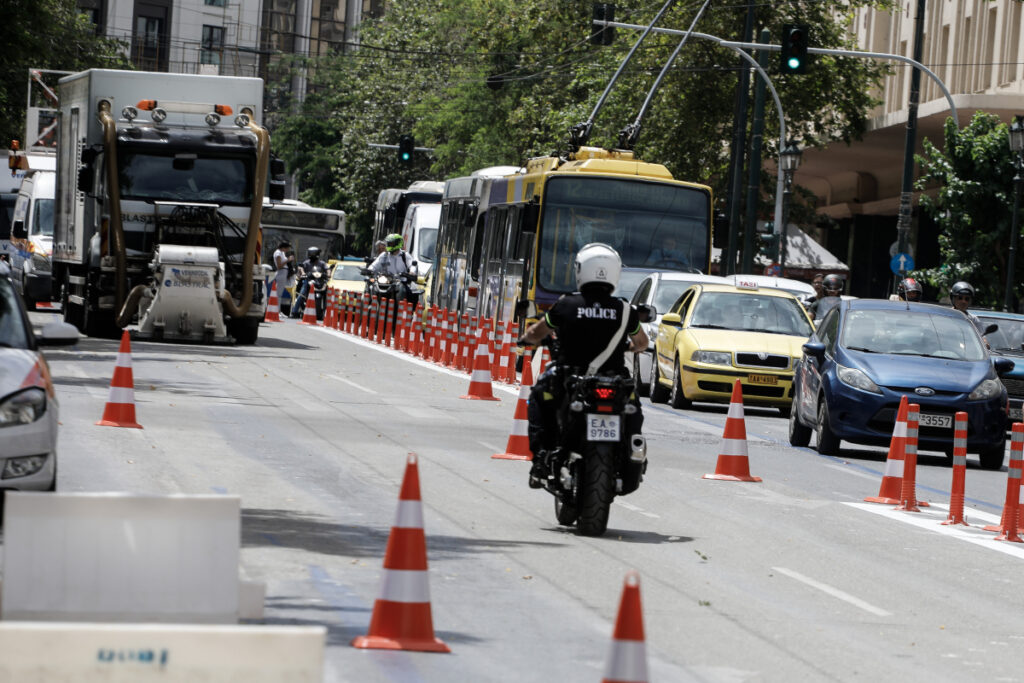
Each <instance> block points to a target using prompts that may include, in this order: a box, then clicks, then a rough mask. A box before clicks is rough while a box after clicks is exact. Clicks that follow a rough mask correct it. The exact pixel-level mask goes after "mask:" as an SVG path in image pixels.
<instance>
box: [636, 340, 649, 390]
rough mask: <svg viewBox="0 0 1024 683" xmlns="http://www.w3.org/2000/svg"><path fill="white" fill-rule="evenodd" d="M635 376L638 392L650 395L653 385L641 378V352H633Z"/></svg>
mask: <svg viewBox="0 0 1024 683" xmlns="http://www.w3.org/2000/svg"><path fill="white" fill-rule="evenodd" d="M633 378H634V379H635V380H636V393H637V395H639V396H649V395H650V393H651V387H650V385H649V384H647V382H645V381H643V380H642V379H641V378H640V352H639V351H637V352H636V353H634V354H633Z"/></svg>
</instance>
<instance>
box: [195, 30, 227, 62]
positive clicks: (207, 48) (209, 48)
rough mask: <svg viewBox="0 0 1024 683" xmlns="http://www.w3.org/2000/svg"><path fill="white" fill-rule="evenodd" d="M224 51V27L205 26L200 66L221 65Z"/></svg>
mask: <svg viewBox="0 0 1024 683" xmlns="http://www.w3.org/2000/svg"><path fill="white" fill-rule="evenodd" d="M223 49H224V27H223V26H209V25H207V24H204V25H203V46H202V52H201V53H200V55H199V63H200V64H220V56H221V51H223Z"/></svg>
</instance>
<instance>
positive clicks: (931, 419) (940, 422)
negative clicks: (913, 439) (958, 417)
mask: <svg viewBox="0 0 1024 683" xmlns="http://www.w3.org/2000/svg"><path fill="white" fill-rule="evenodd" d="M917 424H918V426H919V427H941V428H943V429H949V428H950V427H952V426H953V416H952V415H931V414H929V413H921V414H920V415H919V416H918V418H917Z"/></svg>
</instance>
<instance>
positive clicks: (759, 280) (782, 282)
mask: <svg viewBox="0 0 1024 683" xmlns="http://www.w3.org/2000/svg"><path fill="white" fill-rule="evenodd" d="M725 279H726V280H728V281H729V284H731V285H736V286H738V287H739V286H742V284H743V283H748V284H751V285H756V286H757V287H771V288H772V289H781V290H782V291H784V292H789V293H790V294H792V295H793V296H795V297H796V298H797V299H800V300H801V301H802V300H804V299H806V298H808V297H812V296H814V287H812V286H811V283H809V282H804V281H802V280H791V279H790V278H788V277H775V276H774V275H727V276H726V277H725Z"/></svg>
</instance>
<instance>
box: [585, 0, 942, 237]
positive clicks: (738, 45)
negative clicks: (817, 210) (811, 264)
mask: <svg viewBox="0 0 1024 683" xmlns="http://www.w3.org/2000/svg"><path fill="white" fill-rule="evenodd" d="M918 2H919V3H923V2H924V0H918ZM922 14H923V10H922ZM594 25H595V26H613V27H615V28H625V29H632V30H650V31H654V32H655V33H665V34H668V35H683V34H685V33H687V31H681V30H679V29H670V28H660V27H648V26H640V25H638V24H626V23H622V22H618V21H594ZM690 36H691V37H693V38H701V39H703V40H710V41H712V42H715V43H718V44H719V45H721V46H722V47H727V48H729V49H731V50H734V51H736V52H738V53H739V54H740V56H741V57H743V58H744V59H745V60H746V61H747V62H749V63H750V64H752V66H753V67H754V68H755V69H756V70H757V73H758V74H760V76H761V78H762V79H764V81H765V85H767V86H768V89H769V90H770V91H771V93H772V98H773V99H774V100H775V106H776V108H777V109H778V110H779V151H780V152H781V151H782V150H783V149H784V148H785V146H786V120H785V115H784V114H783V111H782V102H781V100H780V99H779V95H778V93H777V92H776V91H775V86H773V85H772V81H771V79H770V78H769V77H768V74H767V72H765V70H764V69H763V68H761V66H760V65H759V64H758V63H757V61H756V60H754V58H753V57H751V56H750V55H749V54H747V52H746V50H767V51H769V52H778V51H780V50H782V46H781V45H765V44H763V43H744V42H734V41H730V40H724V39H722V38H719V37H718V36H712V35H708V34H707V33H690ZM915 51H916V50H915ZM807 52H808V53H810V54H815V55H835V56H837V57H854V58H858V59H884V60H891V61H896V62H903V63H905V64H909V65H911V66H912V67H914V74H915V75H916V76H917V77H918V83H920V73H925V74H927V75H928V76H929V77H930V78H931V79H932V80H933V81H934V82H935V84H936V85H937V86H938V87H939V89H940V90H941V91H942V94H943V95H945V97H946V102H947V103H948V104H949V113H950V116H952V117H953V123H954V124H956V127H957V128H960V117H959V114H958V113H957V109H956V104H955V103H954V102H953V95H952V94H951V93H950V92H949V89H948V88H947V87H946V84H945V83H943V81H942V79H941V78H939V77H938V76H937V75H936V74H935V72H933V71H932V70H931V69H929V68H928V67H926V66H925V65H924V64H922V63H921V62H919V61H918V60H917V59H911V58H910V57H904V56H903V55H896V54H890V53H888V52H862V51H859V50H834V49H831V48H822V47H809V48H807ZM917 56H918V57H919V56H920V55H917ZM915 114H916V107H915ZM911 159H912V157H911ZM910 168H911V171H913V165H912V161H911V167H910ZM782 176H783V174H782V172H781V170H780V172H779V173H778V178H777V182H776V183H775V214H774V218H775V232H776V233H777V234H780V235H781V233H780V232H779V230H780V227H781V226H780V225H779V219H781V218H782V194H783V191H784V187H783V185H784V183H783V177H782ZM907 193H908V198H909V190H908V191H907ZM901 204H902V198H901ZM908 209H909V201H908ZM901 213H902V212H901ZM908 217H909V211H908ZM908 228H909V225H908Z"/></svg>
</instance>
